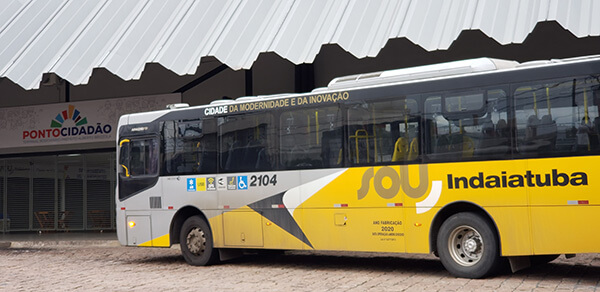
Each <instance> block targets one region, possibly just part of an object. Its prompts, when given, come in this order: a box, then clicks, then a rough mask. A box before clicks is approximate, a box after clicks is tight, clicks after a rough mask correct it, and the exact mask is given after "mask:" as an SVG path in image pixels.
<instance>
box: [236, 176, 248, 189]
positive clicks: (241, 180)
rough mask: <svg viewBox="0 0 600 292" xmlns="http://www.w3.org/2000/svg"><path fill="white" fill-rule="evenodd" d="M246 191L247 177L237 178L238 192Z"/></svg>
mask: <svg viewBox="0 0 600 292" xmlns="http://www.w3.org/2000/svg"><path fill="white" fill-rule="evenodd" d="M247 189H248V177H247V176H238V190H247Z"/></svg>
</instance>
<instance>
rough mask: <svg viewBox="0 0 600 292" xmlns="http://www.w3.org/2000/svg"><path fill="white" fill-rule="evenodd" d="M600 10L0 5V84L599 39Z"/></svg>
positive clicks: (188, 1) (91, 1)
mask: <svg viewBox="0 0 600 292" xmlns="http://www.w3.org/2000/svg"><path fill="white" fill-rule="evenodd" d="M597 15H600V0H578V1H564V0H529V1H528V0H448V1H439V0H396V1H394V0H387V1H386V0H131V1H129V0H128V1H122V0H29V1H27V0H3V5H2V7H0V77H7V78H9V79H11V80H12V81H14V82H15V83H17V84H19V85H21V86H22V87H24V88H26V89H33V88H38V87H39V83H40V80H41V78H42V74H43V73H47V72H53V73H56V74H57V75H59V76H60V77H61V78H63V79H66V80H68V81H69V82H70V83H72V84H85V83H87V81H88V79H89V77H90V76H91V74H92V69H93V68H100V67H103V68H106V69H108V70H109V71H110V72H112V73H114V74H116V75H117V76H119V77H121V78H123V79H124V80H131V79H139V78H140V76H141V74H142V71H143V69H144V66H145V64H146V63H160V64H161V65H163V66H164V67H165V68H167V69H170V70H172V71H173V72H175V73H177V74H179V75H184V74H194V73H195V71H196V70H197V68H198V65H199V64H200V59H201V58H202V57H204V56H214V57H216V58H217V59H218V60H219V61H221V62H222V63H223V64H226V65H227V66H229V67H230V68H232V69H235V70H237V69H248V68H250V67H251V66H252V64H253V62H254V61H255V60H256V59H257V58H258V55H259V54H260V53H262V52H275V53H276V54H278V55H279V56H281V57H283V58H285V59H288V60H290V61H291V62H293V63H294V64H301V63H311V62H312V61H313V60H314V59H315V56H316V55H317V54H318V52H319V50H320V49H321V46H322V45H324V44H338V45H339V46H340V47H342V48H343V49H345V50H346V51H348V52H350V53H351V54H352V55H354V56H356V57H358V58H364V57H367V56H369V57H374V56H376V55H377V54H378V53H379V51H380V50H381V49H382V48H383V46H384V45H385V44H386V43H387V41H388V39H393V38H403V37H405V38H407V39H409V40H410V41H412V42H413V43H415V44H417V45H419V46H421V47H423V48H425V49H426V50H429V51H433V50H444V49H448V47H449V46H450V45H451V44H452V42H453V41H454V40H455V39H456V38H457V37H458V35H459V34H460V32H461V31H463V30H481V31H482V32H483V33H484V34H486V35H488V36H489V37H491V38H493V39H495V40H496V41H498V42H499V43H501V44H510V43H522V42H523V41H524V40H525V38H526V37H527V35H528V34H529V33H530V32H531V31H532V30H533V28H534V27H535V25H536V24H537V23H538V22H542V21H557V22H558V23H559V24H560V25H562V26H563V27H564V28H566V29H568V30H569V31H571V32H572V33H573V34H574V35H575V36H577V37H586V36H598V35H600V18H599V17H594V16H597Z"/></svg>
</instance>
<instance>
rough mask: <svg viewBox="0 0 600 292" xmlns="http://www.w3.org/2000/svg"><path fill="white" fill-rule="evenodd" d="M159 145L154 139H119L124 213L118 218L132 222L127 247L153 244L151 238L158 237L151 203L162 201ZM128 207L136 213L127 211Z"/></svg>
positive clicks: (121, 208) (120, 184) (146, 137)
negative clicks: (154, 229) (154, 227)
mask: <svg viewBox="0 0 600 292" xmlns="http://www.w3.org/2000/svg"><path fill="white" fill-rule="evenodd" d="M158 145H159V143H158V137H155V136H122V137H121V138H120V140H119V167H118V168H119V176H118V183H119V185H118V197H119V205H120V210H122V211H124V212H117V213H118V214H121V216H118V218H117V219H118V220H124V222H133V223H128V224H130V226H129V227H130V228H127V245H141V244H148V245H151V240H152V238H154V237H157V236H159V235H156V234H152V232H151V230H152V228H151V226H150V222H151V220H150V214H151V213H150V211H151V209H152V208H153V203H152V202H153V201H160V198H161V196H162V194H161V187H160V185H159V180H158V164H159V161H158V157H159V146H158ZM140 206H147V207H146V208H143V207H142V208H140ZM129 208H130V209H131V210H136V211H130V212H128V211H127V210H128V209H129ZM138 210H139V211H138ZM117 225H118V226H121V225H123V226H124V225H125V224H117ZM134 227H135V228H134ZM161 235H162V234H161Z"/></svg>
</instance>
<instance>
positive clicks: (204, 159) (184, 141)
mask: <svg viewBox="0 0 600 292" xmlns="http://www.w3.org/2000/svg"><path fill="white" fill-rule="evenodd" d="M215 123H216V122H215V120H214V119H205V120H188V121H165V122H164V123H163V124H162V128H161V132H162V137H163V139H162V147H163V169H164V172H165V174H193V173H215V172H216V171H217V134H216V125H215Z"/></svg>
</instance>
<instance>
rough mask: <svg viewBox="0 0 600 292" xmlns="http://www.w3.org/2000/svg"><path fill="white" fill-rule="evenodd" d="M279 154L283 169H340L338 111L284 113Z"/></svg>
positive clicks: (339, 121)
mask: <svg viewBox="0 0 600 292" xmlns="http://www.w3.org/2000/svg"><path fill="white" fill-rule="evenodd" d="M280 125H281V127H280V144H279V154H280V161H281V165H282V167H283V168H284V169H309V168H321V167H340V166H341V165H342V156H341V152H342V131H341V113H340V109H339V107H320V108H312V109H298V110H292V111H288V112H283V113H282V114H281V116H280Z"/></svg>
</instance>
